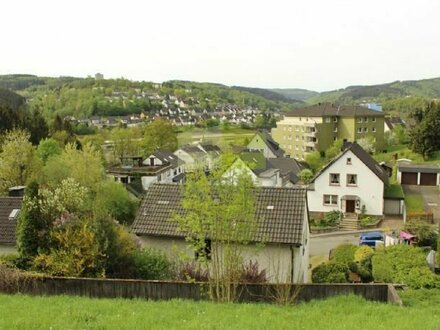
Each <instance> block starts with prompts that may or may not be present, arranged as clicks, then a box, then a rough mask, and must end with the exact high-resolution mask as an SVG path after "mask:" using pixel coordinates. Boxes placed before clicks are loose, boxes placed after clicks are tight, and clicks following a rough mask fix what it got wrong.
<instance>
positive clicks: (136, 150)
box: [110, 128, 141, 161]
mask: <svg viewBox="0 0 440 330" xmlns="http://www.w3.org/2000/svg"><path fill="white" fill-rule="evenodd" d="M140 137H141V136H140V134H138V132H137V130H135V129H130V128H115V129H113V130H112V131H111V137H110V138H111V140H112V141H113V143H114V158H115V161H117V160H120V159H121V158H123V157H126V156H138V155H139V154H140V149H141V148H140V142H139V140H140Z"/></svg>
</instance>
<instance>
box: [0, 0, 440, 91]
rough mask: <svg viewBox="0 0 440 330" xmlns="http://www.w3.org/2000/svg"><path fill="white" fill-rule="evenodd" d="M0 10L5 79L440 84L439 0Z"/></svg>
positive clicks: (166, 0)
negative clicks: (12, 76) (17, 75)
mask: <svg viewBox="0 0 440 330" xmlns="http://www.w3.org/2000/svg"><path fill="white" fill-rule="evenodd" d="M0 8H1V12H2V15H1V16H2V18H1V20H0V31H2V33H1V39H0V40H1V41H0V74H11V73H29V74H35V75H40V76H55V77H57V76H77V77H85V76H87V75H92V76H93V75H94V74H95V73H96V72H101V73H103V74H104V76H105V77H106V78H119V77H125V78H128V79H132V80H146V81H155V82H162V81H166V80H171V79H181V80H193V81H204V82H216V83H223V84H226V85H229V86H232V85H240V86H250V87H262V88H305V89H311V90H316V91H325V90H333V89H338V88H344V87H346V86H349V85H369V84H378V83H386V82H391V81H396V80H413V79H424V78H433V77H438V76H440V42H439V41H440V19H439V18H438V17H439V13H440V1H438V0H417V1H408V0H400V1H397V0H369V1H359V0H351V1H349V0H332V1H327V0H307V1H306V0H304V1H298V0H290V1H289V0H286V1H281V0H270V1H269V0H266V1H259V0H254V1H243V0H235V1H231V0H221V1H218V0H210V1H209V0H205V1H197V0H184V1H183V0H180V1H179V0H175V1H172V0H160V1H148V0H144V1H134V0H124V1H114V0H108V1H97V0H87V1H83V0H75V1H51V0H39V1H35V0H33V1H23V0H14V1H5V2H4V3H2V5H1V6H0Z"/></svg>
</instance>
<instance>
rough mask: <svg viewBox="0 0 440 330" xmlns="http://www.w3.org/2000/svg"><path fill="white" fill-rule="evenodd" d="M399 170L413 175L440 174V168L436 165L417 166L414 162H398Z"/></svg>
mask: <svg viewBox="0 0 440 330" xmlns="http://www.w3.org/2000/svg"><path fill="white" fill-rule="evenodd" d="M397 168H398V170H399V172H413V173H418V172H421V173H440V166H438V165H436V164H426V163H424V164H417V163H412V162H398V163H397Z"/></svg>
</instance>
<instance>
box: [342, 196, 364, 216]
mask: <svg viewBox="0 0 440 330" xmlns="http://www.w3.org/2000/svg"><path fill="white" fill-rule="evenodd" d="M341 201H342V203H341V208H342V210H343V211H344V212H345V213H355V211H356V204H359V202H360V198H359V197H358V196H355V195H344V196H342V197H341Z"/></svg>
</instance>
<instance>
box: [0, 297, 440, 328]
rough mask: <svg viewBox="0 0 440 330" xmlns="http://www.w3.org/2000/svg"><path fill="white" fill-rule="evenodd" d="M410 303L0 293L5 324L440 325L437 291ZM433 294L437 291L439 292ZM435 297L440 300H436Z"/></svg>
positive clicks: (0, 320)
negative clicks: (224, 301)
mask: <svg viewBox="0 0 440 330" xmlns="http://www.w3.org/2000/svg"><path fill="white" fill-rule="evenodd" d="M436 295H437V298H435V297H434V298H432V299H434V303H433V304H429V303H426V302H425V301H424V299H423V297H426V294H421V295H419V296H417V297H415V298H413V297H412V296H411V294H409V295H408V299H409V300H411V299H412V300H411V306H410V307H399V306H395V305H387V304H384V303H375V302H368V301H365V300H363V299H362V298H359V297H355V296H340V297H336V298H331V299H328V300H325V301H312V302H310V303H306V304H301V305H297V306H277V305H267V304H214V303H209V302H191V301H183V300H172V301H161V302H151V301H145V300H122V299H113V300H110V299H89V298H78V297H68V296H60V297H30V296H21V295H18V296H8V295H0V310H1V317H0V328H1V329H54V330H55V329H439V327H440V309H439V308H438V302H439V299H438V293H437V294H436ZM436 295H433V296H436ZM436 302H437V303H436Z"/></svg>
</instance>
